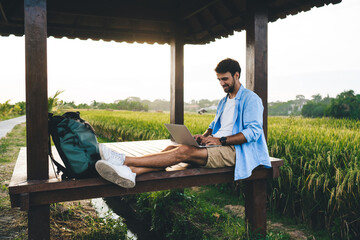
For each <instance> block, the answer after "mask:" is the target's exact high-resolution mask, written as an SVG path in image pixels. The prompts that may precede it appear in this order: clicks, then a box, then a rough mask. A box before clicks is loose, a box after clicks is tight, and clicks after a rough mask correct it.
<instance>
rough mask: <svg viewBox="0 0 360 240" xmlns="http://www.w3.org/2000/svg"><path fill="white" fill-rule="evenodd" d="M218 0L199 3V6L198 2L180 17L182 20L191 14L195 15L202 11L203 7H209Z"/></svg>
mask: <svg viewBox="0 0 360 240" xmlns="http://www.w3.org/2000/svg"><path fill="white" fill-rule="evenodd" d="M218 1H220V0H212V1H211V2H209V3H207V4H205V5H201V6H199V4H198V6H195V7H194V9H193V10H192V11H191V12H189V13H187V14H186V15H185V16H183V17H182V18H181V19H182V20H186V19H188V18H191V17H192V16H194V15H196V14H197V13H199V12H201V11H203V10H204V9H206V8H208V7H210V6H211V5H214V4H215V3H217V2H218Z"/></svg>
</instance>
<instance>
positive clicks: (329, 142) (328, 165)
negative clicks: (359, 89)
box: [81, 111, 360, 239]
mask: <svg viewBox="0 0 360 240" xmlns="http://www.w3.org/2000/svg"><path fill="white" fill-rule="evenodd" d="M81 116H82V117H83V118H84V119H86V120H88V121H89V122H90V123H91V124H92V125H93V126H94V127H95V129H96V130H97V133H98V134H99V135H100V136H102V137H105V138H107V139H109V140H110V141H134V140H150V139H167V138H169V137H170V135H169V133H168V131H167V130H166V128H165V127H164V123H169V122H170V115H169V114H168V113H155V112H149V113H145V112H130V111H82V112H81ZM184 118H185V125H187V126H188V128H189V130H190V131H191V132H192V133H193V134H198V133H203V132H204V131H205V130H206V129H207V127H208V125H209V123H210V122H211V121H212V120H213V118H214V115H213V114H206V115H197V114H185V117H184ZM268 148H269V153H270V156H273V157H278V158H281V159H284V166H283V167H282V168H281V174H280V177H279V178H278V179H275V180H274V181H272V182H271V184H270V189H271V190H269V193H270V196H269V206H270V208H271V209H273V210H276V211H277V212H280V213H282V214H285V215H288V216H291V217H295V218H296V219H298V220H300V221H305V222H307V223H309V224H310V225H311V226H312V227H314V228H315V229H316V228H318V229H324V228H326V229H327V230H328V231H329V232H331V234H332V236H333V237H334V238H335V239H339V238H343V239H358V238H360V161H359V158H360V121H355V120H346V119H345V120H344V119H331V118H318V119H306V118H293V117H290V118H285V117H270V118H269V126H268Z"/></svg>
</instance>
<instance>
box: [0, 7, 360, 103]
mask: <svg viewBox="0 0 360 240" xmlns="http://www.w3.org/2000/svg"><path fill="white" fill-rule="evenodd" d="M359 13H360V1H359V0H343V1H342V2H341V3H339V4H336V5H328V6H325V7H321V8H313V9H312V10H311V11H308V12H302V13H300V14H297V15H295V16H288V17H287V18H285V19H282V20H277V21H276V22H273V23H269V25H268V97H269V102H274V101H288V100H291V99H295V97H296V96H297V95H304V96H305V98H307V99H311V96H313V95H315V94H321V95H322V96H323V97H325V96H327V95H329V96H330V97H336V95H337V94H339V93H341V92H343V91H345V90H350V89H352V90H354V91H355V93H357V94H360V60H359V58H360V57H359V56H360V14H359ZM245 40H246V39H245V31H242V32H237V33H235V34H234V35H233V36H231V37H228V38H222V39H218V40H216V41H215V42H212V43H210V44H206V45H185V48H184V100H185V101H186V102H190V101H191V100H200V99H210V100H215V99H220V98H222V97H223V96H224V92H223V90H222V88H221V87H220V85H219V82H218V80H217V79H216V74H215V72H214V68H215V66H216V64H217V63H218V62H219V61H221V60H223V59H224V58H227V57H230V58H234V59H236V60H238V61H239V63H240V65H241V67H242V73H241V77H240V82H241V83H243V84H244V85H245V87H246V81H245V76H246V66H245V58H246V49H245V47H246V46H245ZM47 45H48V95H49V96H53V95H54V94H55V92H56V91H58V90H62V91H64V92H63V93H62V94H61V95H60V96H59V98H60V99H61V100H64V101H75V103H77V104H79V103H91V101H93V100H96V101H98V102H107V103H110V102H114V101H116V100H121V99H125V98H127V97H131V96H137V97H140V98H141V99H148V100H151V101H153V100H155V99H165V100H169V99H170V46H169V45H167V44H165V45H159V44H153V45H150V44H137V43H135V44H128V43H116V42H104V41H92V40H86V41H84V40H79V39H75V40H70V39H66V38H62V39H55V38H52V37H50V38H48V41H47ZM24 51H25V44H24V38H23V37H14V36H10V37H0V103H3V102H5V101H7V100H10V102H11V103H13V104H14V103H16V102H19V101H24V100H25V56H24Z"/></svg>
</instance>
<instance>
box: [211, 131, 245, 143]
mask: <svg viewBox="0 0 360 240" xmlns="http://www.w3.org/2000/svg"><path fill="white" fill-rule="evenodd" d="M246 142H247V140H246V138H245V136H244V134H242V133H241V132H240V133H237V134H234V135H231V136H228V137H226V145H240V144H243V143H246ZM204 143H205V144H206V145H221V142H220V138H216V137H207V138H206V139H204Z"/></svg>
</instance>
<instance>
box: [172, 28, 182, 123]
mask: <svg viewBox="0 0 360 240" xmlns="http://www.w3.org/2000/svg"><path fill="white" fill-rule="evenodd" d="M170 47H171V73H170V74H171V77H170V81H171V82H170V123H176V124H184V41H183V38H182V35H180V34H176V35H175V37H174V38H173V39H172V40H171V43H170Z"/></svg>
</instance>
